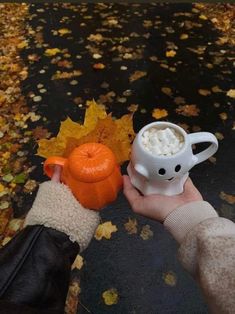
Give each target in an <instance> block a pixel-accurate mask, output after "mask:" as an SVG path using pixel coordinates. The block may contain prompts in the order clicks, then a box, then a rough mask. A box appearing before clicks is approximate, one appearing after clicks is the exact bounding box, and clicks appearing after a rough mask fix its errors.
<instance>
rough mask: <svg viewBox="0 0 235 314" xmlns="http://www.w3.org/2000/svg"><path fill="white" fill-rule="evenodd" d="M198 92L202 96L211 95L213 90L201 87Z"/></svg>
mask: <svg viewBox="0 0 235 314" xmlns="http://www.w3.org/2000/svg"><path fill="white" fill-rule="evenodd" d="M198 93H199V94H200V95H202V96H209V95H211V91H210V90H208V89H199V90H198Z"/></svg>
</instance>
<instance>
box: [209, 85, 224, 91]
mask: <svg viewBox="0 0 235 314" xmlns="http://www.w3.org/2000/svg"><path fill="white" fill-rule="evenodd" d="M211 90H212V92H213V93H221V92H223V90H222V89H221V88H220V87H219V86H218V85H216V86H213V87H212V89H211Z"/></svg>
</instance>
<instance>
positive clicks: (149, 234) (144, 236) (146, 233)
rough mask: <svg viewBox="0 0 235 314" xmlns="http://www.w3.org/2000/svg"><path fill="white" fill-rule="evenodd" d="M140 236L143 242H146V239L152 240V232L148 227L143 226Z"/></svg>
mask: <svg viewBox="0 0 235 314" xmlns="http://www.w3.org/2000/svg"><path fill="white" fill-rule="evenodd" d="M140 236H141V238H142V239H143V240H148V239H150V238H152V236H153V231H152V230H151V228H150V226H149V225H145V226H143V228H142V230H141V232H140Z"/></svg>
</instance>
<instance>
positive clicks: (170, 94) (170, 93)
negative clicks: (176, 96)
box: [161, 87, 172, 96]
mask: <svg viewBox="0 0 235 314" xmlns="http://www.w3.org/2000/svg"><path fill="white" fill-rule="evenodd" d="M161 91H162V92H163V93H164V94H166V95H167V96H172V89H171V88H170V87H162V88H161Z"/></svg>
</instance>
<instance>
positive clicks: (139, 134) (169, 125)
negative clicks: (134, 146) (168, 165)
mask: <svg viewBox="0 0 235 314" xmlns="http://www.w3.org/2000/svg"><path fill="white" fill-rule="evenodd" d="M155 125H162V126H166V127H167V126H168V127H171V128H173V129H177V130H178V131H179V132H180V133H181V134H182V135H183V137H184V145H183V147H182V148H181V149H180V150H179V151H178V152H177V153H176V154H174V155H171V156H160V155H154V154H152V153H151V152H149V151H147V150H146V149H144V148H143V145H142V143H141V136H142V135H143V133H144V132H145V131H146V130H148V129H149V128H151V127H154V126H155ZM187 141H188V140H187V133H186V132H185V130H184V129H183V128H181V127H180V126H178V125H177V124H175V123H171V122H167V121H156V122H151V123H149V124H146V125H145V126H144V127H143V128H142V129H141V130H140V131H139V132H138V142H139V146H140V149H141V150H142V151H143V152H144V153H146V154H148V155H149V156H151V157H153V158H163V159H171V158H172V157H175V156H178V155H180V154H182V153H183V152H184V151H185V150H186V147H187V146H186V143H187Z"/></svg>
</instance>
